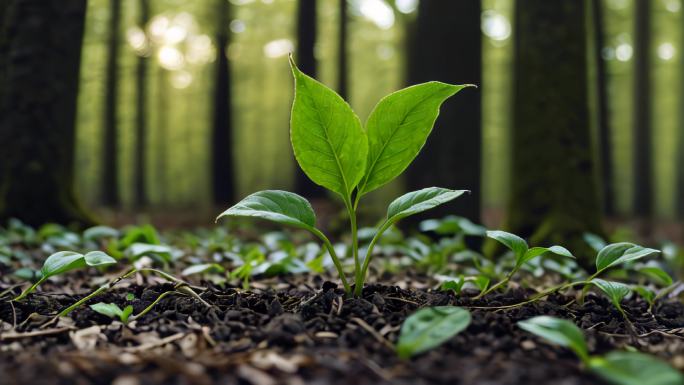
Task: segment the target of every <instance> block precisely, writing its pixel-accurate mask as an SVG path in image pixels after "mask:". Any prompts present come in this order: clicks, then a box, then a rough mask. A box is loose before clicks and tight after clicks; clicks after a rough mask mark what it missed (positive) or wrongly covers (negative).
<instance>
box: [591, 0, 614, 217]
mask: <svg viewBox="0 0 684 385" xmlns="http://www.w3.org/2000/svg"><path fill="white" fill-rule="evenodd" d="M591 7H592V9H591V20H592V24H593V32H594V47H593V48H594V60H595V63H594V66H595V71H596V79H595V87H596V102H597V106H596V110H597V111H596V114H597V117H596V118H597V119H596V120H597V125H598V139H599V158H600V164H599V165H600V175H601V181H602V186H601V201H602V204H603V212H604V213H605V214H606V215H615V192H614V188H613V185H614V183H613V150H612V146H611V142H612V140H611V128H610V118H609V115H608V89H607V86H608V85H607V83H606V62H605V60H603V56H602V50H603V47H604V45H605V28H604V18H603V5H602V4H601V0H591Z"/></svg>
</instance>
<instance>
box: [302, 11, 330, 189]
mask: <svg viewBox="0 0 684 385" xmlns="http://www.w3.org/2000/svg"><path fill="white" fill-rule="evenodd" d="M317 1H318V0H299V1H298V2H297V65H298V66H299V69H300V70H302V72H304V73H305V74H307V75H309V76H311V77H314V78H315V77H316V56H315V53H314V48H315V45H316V36H317V35H316V31H317V28H316V21H317V20H316V15H317V4H316V3H317ZM295 191H296V192H297V193H298V194H300V195H302V196H305V197H307V198H321V197H324V196H325V195H326V192H325V189H324V188H323V187H321V186H319V185H317V184H315V183H314V182H312V181H311V179H309V177H307V176H306V174H304V172H303V171H302V170H301V169H300V168H299V167H297V168H296V171H295Z"/></svg>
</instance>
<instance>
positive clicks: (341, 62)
mask: <svg viewBox="0 0 684 385" xmlns="http://www.w3.org/2000/svg"><path fill="white" fill-rule="evenodd" d="M338 14H339V20H338V25H337V28H338V29H337V93H338V94H340V96H341V97H342V99H344V100H346V101H347V102H348V101H349V90H348V88H347V87H348V86H349V81H348V76H349V66H348V63H349V60H348V58H347V40H348V36H349V31H348V23H349V20H348V19H349V17H348V12H347V0H338Z"/></svg>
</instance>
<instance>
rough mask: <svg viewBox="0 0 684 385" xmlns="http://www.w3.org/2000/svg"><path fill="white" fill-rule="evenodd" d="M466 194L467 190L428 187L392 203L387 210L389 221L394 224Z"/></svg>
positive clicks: (405, 195)
mask: <svg viewBox="0 0 684 385" xmlns="http://www.w3.org/2000/svg"><path fill="white" fill-rule="evenodd" d="M466 192H467V190H449V189H446V188H441V187H428V188H424V189H422V190H418V191H412V192H410V193H406V194H404V195H402V196H400V197H399V198H397V199H395V200H394V201H392V203H390V205H389V207H388V208H387V221H388V222H389V223H394V222H396V221H398V220H400V219H402V218H406V217H408V216H410V215H414V214H418V213H421V212H423V211H426V210H429V209H431V208H433V207H437V206H439V205H441V204H444V203H446V202H449V201H451V200H453V199H456V198H458V197H459V196H461V195H463V194H464V193H466Z"/></svg>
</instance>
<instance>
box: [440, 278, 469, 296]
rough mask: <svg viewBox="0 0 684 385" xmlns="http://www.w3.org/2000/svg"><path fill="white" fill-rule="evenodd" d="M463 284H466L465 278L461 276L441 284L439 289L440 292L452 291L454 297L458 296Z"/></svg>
mask: <svg viewBox="0 0 684 385" xmlns="http://www.w3.org/2000/svg"><path fill="white" fill-rule="evenodd" d="M465 282H466V280H465V277H464V276H462V275H461V276H460V277H458V279H457V280H455V281H446V282H443V283H442V286H441V289H442V291H448V290H452V291H453V292H454V293H456V295H460V294H461V289H462V288H463V285H464V284H465Z"/></svg>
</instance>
